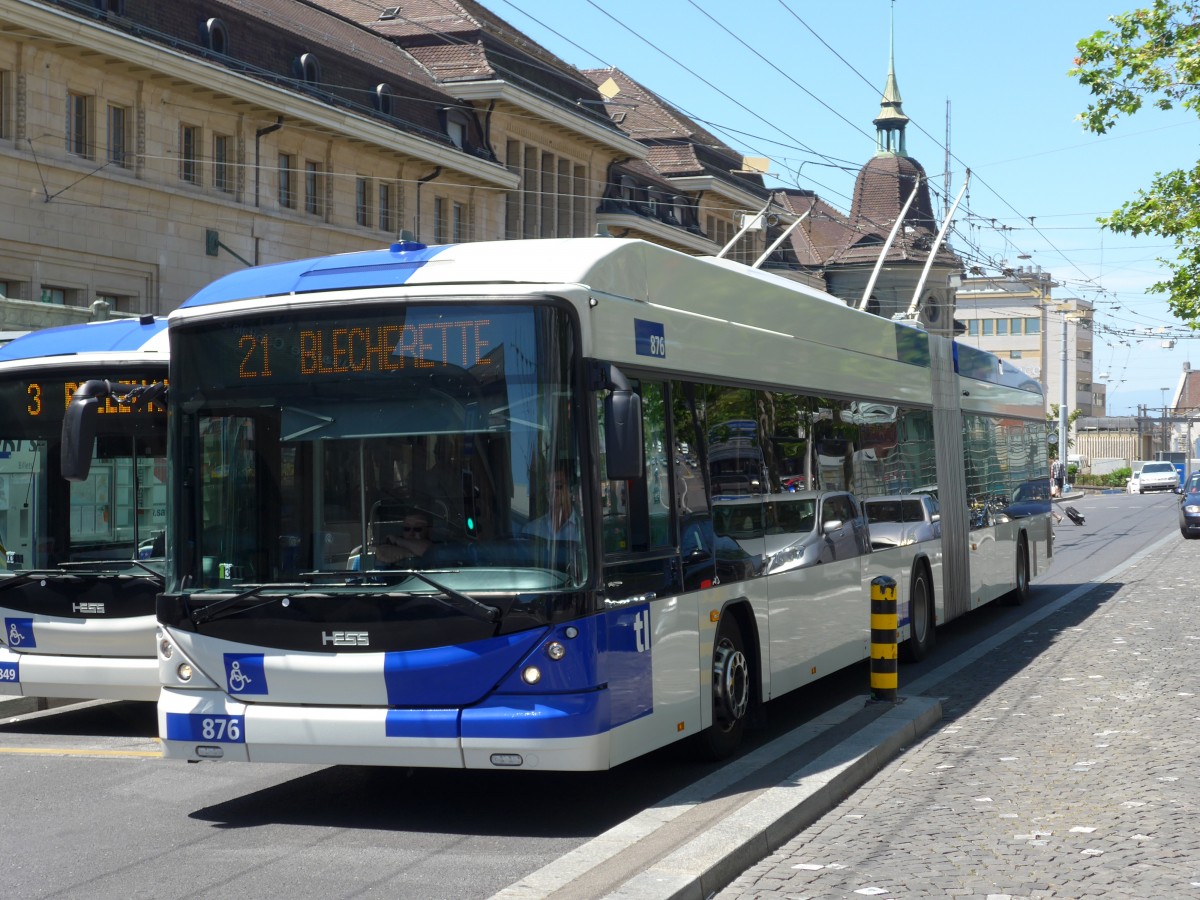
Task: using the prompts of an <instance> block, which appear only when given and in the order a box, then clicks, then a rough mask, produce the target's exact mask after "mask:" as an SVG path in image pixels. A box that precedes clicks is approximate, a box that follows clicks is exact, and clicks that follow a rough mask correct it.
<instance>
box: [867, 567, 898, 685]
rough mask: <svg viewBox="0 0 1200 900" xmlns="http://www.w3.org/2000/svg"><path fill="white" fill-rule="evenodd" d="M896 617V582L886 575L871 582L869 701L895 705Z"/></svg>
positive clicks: (896, 675)
mask: <svg viewBox="0 0 1200 900" xmlns="http://www.w3.org/2000/svg"><path fill="white" fill-rule="evenodd" d="M899 627H900V625H899V617H898V614H897V612H896V579H894V578H889V577H888V576H886V575H880V576H879V577H878V578H872V579H871V699H872V700H886V701H888V702H890V703H895V702H896V688H897V686H898V684H899V681H900V677H899V675H900V663H899V654H898V653H897V651H896V641H897V631H898V630H899Z"/></svg>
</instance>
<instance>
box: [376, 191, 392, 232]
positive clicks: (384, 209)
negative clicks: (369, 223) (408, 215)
mask: <svg viewBox="0 0 1200 900" xmlns="http://www.w3.org/2000/svg"><path fill="white" fill-rule="evenodd" d="M395 193H396V192H395V190H394V189H393V187H392V184H391V183H390V182H387V181H381V182H379V230H380V231H386V232H388V233H389V234H391V233H393V232H395V230H396V215H395V210H396V205H395V204H396V198H395Z"/></svg>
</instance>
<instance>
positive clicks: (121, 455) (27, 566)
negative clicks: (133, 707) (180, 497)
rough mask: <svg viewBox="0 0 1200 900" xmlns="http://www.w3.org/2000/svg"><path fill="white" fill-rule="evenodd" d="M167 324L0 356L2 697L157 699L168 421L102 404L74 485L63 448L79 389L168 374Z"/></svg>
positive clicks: (99, 328)
mask: <svg viewBox="0 0 1200 900" xmlns="http://www.w3.org/2000/svg"><path fill="white" fill-rule="evenodd" d="M166 326H167V321H166V319H164V318H154V317H150V316H147V317H145V318H141V319H137V318H131V319H113V320H109V321H105V322H96V323H91V324H86V325H69V326H65V327H61V328H47V329H44V330H41V331H33V332H30V333H28V334H27V335H24V336H22V337H18V338H16V339H15V340H13V341H11V342H10V343H8V344H5V345H4V346H3V347H0V545H3V551H2V553H3V556H2V560H0V622H2V624H3V633H2V634H0V694H16V695H24V696H31V697H73V698H85V699H100V698H103V699H117V700H121V699H125V700H154V699H156V698H157V697H158V689H159V675H158V664H157V660H156V658H155V642H154V631H155V598H156V597H157V595H158V593H159V592H160V591H161V590H162V589H163V586H164V578H163V557H164V546H165V544H164V534H165V531H166V524H167V485H166V438H167V415H166V407H165V406H163V405H162V404H158V403H153V402H148V403H141V404H132V405H122V404H119V403H117V401H116V399H114V398H108V399H106V400H105V402H103V403H102V404H99V405H97V407H96V408H95V412H96V413H97V415H96V416H95V417H94V422H93V427H94V433H93V434H94V440H93V441H89V442H88V445H87V446H86V447H84V448H83V449H84V452H86V453H87V457H88V462H89V464H90V472H88V473H86V477H84V478H83V479H82V480H79V481H68V480H67V479H66V478H65V477H64V472H63V466H62V452H61V446H60V445H61V436H62V429H63V420H64V415H65V412H66V410H67V409H68V407H69V404H70V402H71V400H72V398H73V397H74V396H75V393H76V390H77V388H79V387H80V386H81V385H83V384H84V383H85V381H87V380H88V379H91V378H103V379H109V380H110V381H111V383H112V384H113V385H116V386H118V388H117V391H116V393H118V394H123V393H126V392H133V391H140V390H143V389H147V388H150V387H152V386H154V385H159V384H161V383H162V382H163V380H164V379H165V378H166V376H167V349H168V348H167V333H166Z"/></svg>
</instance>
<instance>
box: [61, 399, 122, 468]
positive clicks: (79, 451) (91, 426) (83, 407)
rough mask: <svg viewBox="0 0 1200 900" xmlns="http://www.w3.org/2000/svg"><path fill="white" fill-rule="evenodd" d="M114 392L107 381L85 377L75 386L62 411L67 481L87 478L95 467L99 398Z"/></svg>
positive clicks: (63, 458)
mask: <svg viewBox="0 0 1200 900" xmlns="http://www.w3.org/2000/svg"><path fill="white" fill-rule="evenodd" d="M111 395H112V386H111V385H110V384H109V383H108V382H107V381H101V380H99V379H93V380H91V381H85V382H84V383H83V384H81V385H80V386H79V387H78V388H76V390H75V395H74V396H73V397H72V398H71V402H70V403H69V404H68V405H67V410H66V413H65V414H64V415H63V426H62V456H61V459H60V467H61V469H62V476H63V478H65V479H67V481H86V480H87V477H88V472H89V471H91V468H92V449H93V447H94V446H95V444H96V416H97V415H98V413H99V407H100V402H101V401H102V400H107V399H108V398H109V397H110V396H111Z"/></svg>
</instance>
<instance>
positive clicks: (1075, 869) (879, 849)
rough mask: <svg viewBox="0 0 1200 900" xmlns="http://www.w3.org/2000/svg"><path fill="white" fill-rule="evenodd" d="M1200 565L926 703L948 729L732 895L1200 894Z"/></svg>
mask: <svg viewBox="0 0 1200 900" xmlns="http://www.w3.org/2000/svg"><path fill="white" fill-rule="evenodd" d="M1197 553H1200V545H1197V544H1194V543H1192V542H1190V541H1184V540H1182V539H1179V540H1177V541H1170V542H1168V543H1167V544H1166V545H1165V546H1163V547H1162V548H1160V549H1159V550H1157V551H1155V552H1153V553H1151V554H1149V555H1148V556H1146V557H1145V558H1144V559H1143V560H1141V561H1140V562H1139V563H1137V564H1136V565H1134V566H1131V567H1130V568H1128V569H1126V570H1125V571H1124V572H1123V573H1121V576H1120V579H1119V583H1118V582H1112V583H1108V584H1103V585H1098V586H1097V587H1096V589H1094V590H1093V591H1091V592H1090V593H1088V594H1086V595H1084V596H1082V597H1080V598H1079V599H1077V600H1075V601H1074V602H1072V603H1069V604H1067V605H1066V606H1064V607H1063V608H1061V609H1059V610H1058V611H1057V612H1055V613H1054V614H1053V615H1051V616H1049V617H1048V618H1046V619H1044V620H1042V621H1041V622H1039V623H1037V624H1036V625H1033V626H1031V630H1028V631H1025V632H1023V633H1021V634H1019V635H1018V636H1017V637H1015V638H1014V639H1013V640H1011V641H1009V642H1008V643H1006V644H1005V645H1003V646H1002V647H1001V648H1000V650H999V652H996V653H994V654H992V655H991V657H990V658H989V659H987V660H986V662H983V663H980V664H977V665H976V666H974V667H973V668H971V669H967V670H963V671H962V672H961V673H959V674H958V675H957V676H955V677H953V678H951V679H948V680H947V681H944V682H942V683H941V684H940V685H938V686H937V687H936V688H935V689H934V690H931V691H925V693H926V694H928V695H930V696H937V697H939V698H940V699H941V701H942V706H943V713H944V718H943V720H942V722H941V723H940V726H939V727H938V728H937V729H936V730H935V731H932V732H930V733H929V735H927V736H926V738H925V739H924V740H923V741H922V742H921V743H920V744H918V745H914V746H912V747H910V748H908V749H907V750H906V751H904V752H903V753H902V754H901V755H900V756H898V757H897V758H896V759H895V760H893V762H892V763H891V764H890V765H888V766H887V767H885V768H884V769H883V770H882V771H881V772H880V773H879V774H878V775H877V776H876V777H875V778H874V779H872V780H871V781H870V782H868V783H867V784H866V785H864V786H863V787H862V788H861V789H860V790H858V791H857V792H855V794H853V795H852V796H851V797H849V798H847V799H846V800H845V801H844V802H843V803H842V804H841V805H839V806H838V807H837V808H835V809H834V810H832V811H831V812H830V813H828V814H827V815H826V816H824V817H823V818H822V819H820V820H819V821H818V822H816V823H815V824H813V825H812V826H811V827H810V828H808V829H806V830H805V831H804V832H803V833H802V834H800V835H798V836H797V837H796V838H795V839H793V840H792V841H791V842H789V843H788V844H787V845H785V846H784V847H782V848H781V849H780V850H779V851H778V852H777V853H775V854H773V855H772V856H770V857H768V858H766V859H764V860H763V861H762V862H760V863H759V864H758V865H756V866H754V867H752V868H751V869H749V870H747V871H746V872H745V873H743V875H742V876H741V877H740V878H739V879H738V880H737V881H735V882H734V883H733V884H731V885H730V886H729V887H727V888H726V889H725V890H723V891H721V892H720V893H719V894H718V895H717V896H718V897H719V898H721V900H735V898H738V900H741V898H752V897H755V898H810V897H811V898H825V897H852V898H860V897H877V898H888V897H905V898H908V897H978V898H990V900H1008V898H1013V900H1015V898H1033V897H1070V898H1094V897H1147V898H1176V897H1197V898H1200V820H1198V819H1197V815H1196V813H1197V807H1198V806H1200V784H1198V777H1197V768H1198V758H1200V750H1198V749H1197V748H1198V746H1200V727H1198V723H1200V704H1198V703H1197V696H1198V695H1200V602H1198V599H1197V596H1196V595H1197V587H1198V581H1197V565H1196V559H1197ZM903 686H904V673H903V669H901V693H903Z"/></svg>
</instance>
